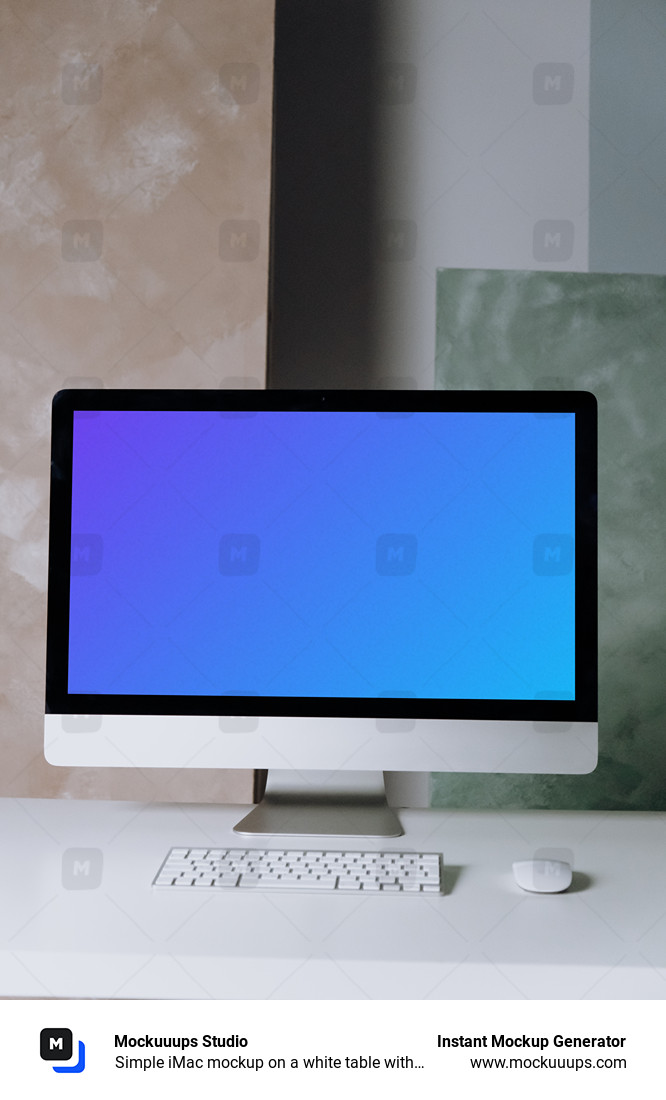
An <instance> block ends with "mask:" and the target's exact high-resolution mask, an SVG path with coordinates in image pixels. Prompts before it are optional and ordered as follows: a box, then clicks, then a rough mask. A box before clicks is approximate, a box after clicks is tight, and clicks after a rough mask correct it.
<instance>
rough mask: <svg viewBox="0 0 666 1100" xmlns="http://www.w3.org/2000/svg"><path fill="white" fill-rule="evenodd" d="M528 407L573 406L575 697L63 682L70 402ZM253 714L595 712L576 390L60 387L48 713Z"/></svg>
mask: <svg viewBox="0 0 666 1100" xmlns="http://www.w3.org/2000/svg"><path fill="white" fill-rule="evenodd" d="M75 410H76V411H82V412H97V411H123V410H137V411H149V410H167V411H168V410H173V411H178V410H180V411H186V412H191V411H197V410H202V411H213V412H218V411H219V412H226V411H229V412H234V411H262V410H274V411H277V410H285V411H299V410H303V411H304V410H326V411H337V410H341V411H354V410H357V411H372V412H389V413H398V412H434V411H437V410H442V411H455V412H483V411H491V412H533V413H537V414H541V415H555V414H557V413H573V414H575V416H576V475H575V477H576V487H575V488H576V579H577V583H576V598H575V602H576V641H575V646H576V662H575V663H576V674H575V675H576V698H575V699H574V700H567V699H536V700H533V699H527V700H525V699H516V700H511V699H494V700H478V699H400V698H388V699H387V698H376V699H375V698H373V699H342V698H337V697H333V698H312V697H309V696H308V697H304V698H293V697H284V696H261V697H260V696H257V697H253V698H252V702H251V707H249V699H248V698H247V697H243V696H220V695H212V696H198V695H197V696H191V695H173V696H167V695H159V696H153V695H97V694H86V695H83V694H71V693H69V692H68V690H67V684H68V665H67V661H68V652H69V587H70V554H71V509H72V453H73V423H74V411H75ZM248 710H251V713H253V714H256V715H259V716H262V715H273V716H276V717H278V716H286V717H289V716H292V715H303V716H306V715H307V716H310V717H340V718H356V717H360V718H421V719H433V718H434V719H478V720H495V721H503V720H506V721H513V720H532V721H537V722H548V721H554V722H573V721H579V722H594V721H597V405H596V399H595V398H594V396H593V395H592V394H590V393H587V392H584V391H573V392H564V391H556V392H545V391H533V392H513V391H499V390H493V391H479V390H464V391H453V390H443V391H434V392H409V391H407V392H405V391H374V390H373V391H361V390H358V391H355V390H352V391H342V390H332V391H326V392H323V391H303V390H283V391H276V390H249V391H245V390H61V391H60V392H58V393H57V394H56V395H55V397H54V399H53V410H52V442H51V497H50V527H49V572H48V618H47V649H46V712H47V714H138V715H141V714H156V715H160V714H174V715H220V714H247V713H248Z"/></svg>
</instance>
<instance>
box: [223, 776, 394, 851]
mask: <svg viewBox="0 0 666 1100" xmlns="http://www.w3.org/2000/svg"><path fill="white" fill-rule="evenodd" d="M234 832H236V833H241V834H242V835H244V836H256V835H259V834H264V835H265V834H270V835H276V836H358V837H390V836H402V835H403V830H402V826H401V824H400V821H399V820H398V818H397V816H396V814H395V813H394V812H393V810H391V809H390V808H389V806H388V804H387V802H386V792H385V790H384V778H383V775H382V773H381V772H334V773H328V772H302V773H301V772H299V773H294V772H283V771H270V772H269V773H268V783H267V785H266V793H265V795H264V798H263V800H262V801H261V802H260V803H259V805H258V806H256V807H255V809H253V810H252V811H251V812H250V813H249V814H248V815H247V816H246V817H244V818H243V820H242V821H239V822H238V824H237V825H235V826H234Z"/></svg>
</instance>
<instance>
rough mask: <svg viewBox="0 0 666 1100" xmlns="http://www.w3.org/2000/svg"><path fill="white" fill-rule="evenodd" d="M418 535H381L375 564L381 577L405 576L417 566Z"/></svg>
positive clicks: (378, 540)
mask: <svg viewBox="0 0 666 1100" xmlns="http://www.w3.org/2000/svg"><path fill="white" fill-rule="evenodd" d="M416 550H417V540H416V535H390V534H389V535H380V536H379V538H378V539H377V548H376V557H375V566H376V569H377V572H378V573H379V575H380V576H381V577H405V576H407V575H408V574H409V573H413V572H414V570H415V568H416Z"/></svg>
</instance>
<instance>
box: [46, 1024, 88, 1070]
mask: <svg viewBox="0 0 666 1100" xmlns="http://www.w3.org/2000/svg"><path fill="white" fill-rule="evenodd" d="M73 1049H74V1038H73V1036H72V1033H71V1031H70V1029H69V1028H68V1027H44V1028H42V1030H41V1031H40V1033H39V1053H40V1056H41V1057H42V1058H43V1059H44V1061H45V1062H71V1060H72V1053H73ZM51 1068H52V1070H53V1071H54V1073H83V1071H84V1069H85V1068H86V1048H85V1046H84V1045H83V1043H82V1042H81V1040H80V1039H79V1043H78V1061H77V1062H76V1064H75V1065H73V1066H71V1065H67V1066H52V1067H51Z"/></svg>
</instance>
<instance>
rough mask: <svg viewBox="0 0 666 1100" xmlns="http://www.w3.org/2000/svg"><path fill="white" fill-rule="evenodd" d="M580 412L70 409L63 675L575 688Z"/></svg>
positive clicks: (409, 689) (163, 683)
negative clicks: (69, 528)
mask: <svg viewBox="0 0 666 1100" xmlns="http://www.w3.org/2000/svg"><path fill="white" fill-rule="evenodd" d="M574 451H575V416H574V415H573V414H538V413H526V412H518V413H508V412H494V413H493V412H411V413H403V414H399V413H373V412H359V411H353V412H349V411H345V412H340V411H323V410H320V411H299V412H291V411H270V412H247V413H242V412H240V413H239V412H235V413H220V412H212V411H205V412H202V411H197V412H184V411H182V412H173V411H156V412H138V411H118V412H95V413H90V412H86V413H84V412H79V413H75V414H74V450H73V477H72V557H71V587H70V619H69V691H70V692H72V693H84V694H88V693H90V694H130V695H194V696H196V695H243V696H246V695H260V696H289V697H297V698H302V697H325V698H330V697H344V698H372V697H375V698H376V697H382V696H384V697H398V698H400V697H407V698H409V697H414V698H423V699H433V698H434V699H438V698H446V699H534V698H542V699H562V698H574V596H575V590H574V549H575V548H574V509H575V480H574V465H575V463H574V459H575V454H574Z"/></svg>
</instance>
